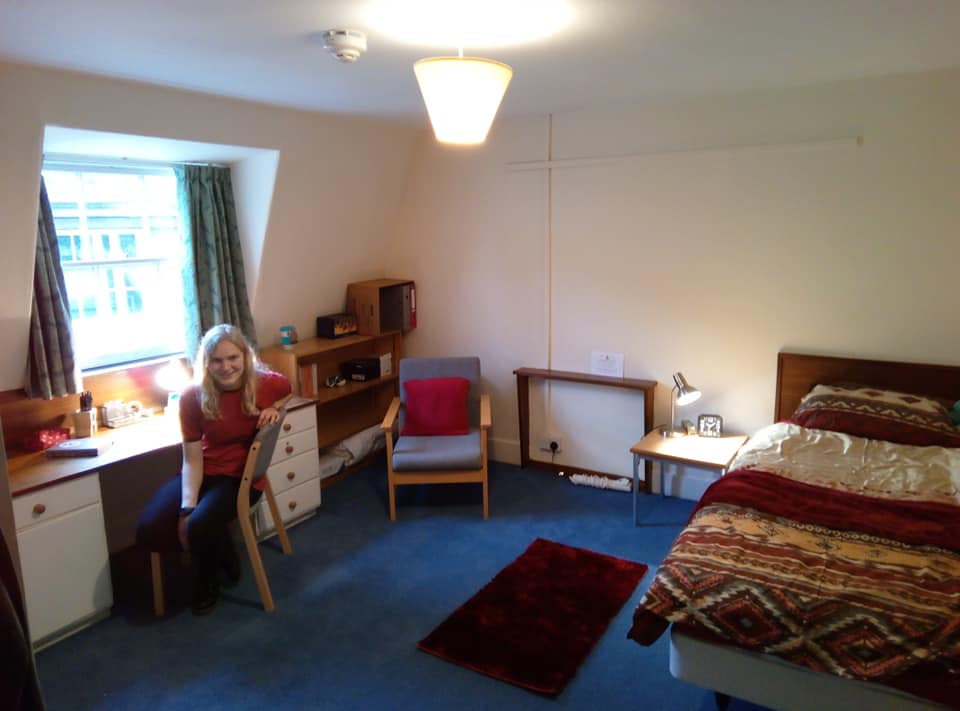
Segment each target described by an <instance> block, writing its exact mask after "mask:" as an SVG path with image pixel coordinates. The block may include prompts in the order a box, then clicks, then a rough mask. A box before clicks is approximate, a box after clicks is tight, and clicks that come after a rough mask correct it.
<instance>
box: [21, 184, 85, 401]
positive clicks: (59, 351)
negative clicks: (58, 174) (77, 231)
mask: <svg viewBox="0 0 960 711" xmlns="http://www.w3.org/2000/svg"><path fill="white" fill-rule="evenodd" d="M36 250H37V257H36V261H35V262H34V266H33V306H32V308H31V310H30V345H29V350H28V353H27V373H26V377H25V383H24V390H26V393H27V397H31V398H44V399H45V400H52V399H53V398H55V397H63V396H64V395H69V394H71V393H76V392H80V387H79V386H80V383H81V380H80V372H79V368H78V367H77V360H76V357H75V355H74V351H73V333H72V329H71V325H70V308H69V305H68V304H69V302H68V301H67V286H66V282H65V281H64V279H63V269H62V268H61V267H60V246H59V245H58V244H57V230H56V227H54V224H53V211H52V210H51V209H50V200H49V199H48V198H47V186H46V185H45V184H44V181H43V176H41V177H40V211H39V215H38V217H37V246H36Z"/></svg>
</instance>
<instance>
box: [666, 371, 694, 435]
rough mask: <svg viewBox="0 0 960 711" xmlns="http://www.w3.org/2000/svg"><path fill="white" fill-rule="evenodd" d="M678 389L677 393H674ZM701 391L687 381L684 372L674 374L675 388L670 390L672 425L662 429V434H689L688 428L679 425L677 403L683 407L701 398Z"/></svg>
mask: <svg viewBox="0 0 960 711" xmlns="http://www.w3.org/2000/svg"><path fill="white" fill-rule="evenodd" d="M674 391H676V395H674ZM700 395H701V393H700V391H699V390H697V389H696V388H695V387H693V386H692V385H691V384H690V383H688V382H687V379H686V378H684V377H683V373H680V372H677V373H674V374H673V388H672V389H671V390H670V426H669V427H663V428H661V429H660V434H662V435H663V436H664V437H683V436H684V435H685V434H687V432H686V430H684V429H682V428H680V427H677V405H680V406H681V407H683V406H684V405H689V404H690V403H691V402H694V401H695V400H699V399H700Z"/></svg>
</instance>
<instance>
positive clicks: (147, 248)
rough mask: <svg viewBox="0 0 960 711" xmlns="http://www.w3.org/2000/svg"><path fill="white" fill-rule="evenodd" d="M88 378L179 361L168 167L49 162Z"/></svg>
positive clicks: (174, 212) (179, 248)
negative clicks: (145, 363)
mask: <svg viewBox="0 0 960 711" xmlns="http://www.w3.org/2000/svg"><path fill="white" fill-rule="evenodd" d="M43 177H44V182H45V184H46V187H47V195H48V197H49V199H50V205H51V208H52V210H53V217H54V223H55V225H56V230H57V240H58V242H59V246H60V264H61V266H62V267H63V276H64V279H65V281H66V285H67V296H68V299H69V302H70V318H71V320H72V323H73V334H74V344H75V348H76V351H77V356H78V358H79V361H80V367H81V368H82V369H84V370H87V369H91V368H98V367H104V366H110V365H118V364H122V363H130V362H133V361H137V360H143V359H146V358H153V357H161V356H168V355H175V354H182V353H183V349H184V334H183V329H184V304H183V284H182V278H181V266H182V264H183V259H184V245H183V239H182V226H181V225H182V223H181V219H180V213H179V209H178V206H177V181H176V177H175V176H174V173H173V169H172V168H163V167H160V168H153V167H150V168H144V169H135V168H127V167H123V168H108V167H104V168H100V167H90V166H83V167H82V168H76V167H71V166H69V165H61V164H51V163H46V164H45V165H44V169H43Z"/></svg>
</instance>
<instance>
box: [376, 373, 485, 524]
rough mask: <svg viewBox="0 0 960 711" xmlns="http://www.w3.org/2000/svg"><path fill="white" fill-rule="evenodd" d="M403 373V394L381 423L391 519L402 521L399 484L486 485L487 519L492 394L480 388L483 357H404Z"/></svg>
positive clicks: (401, 380)
mask: <svg viewBox="0 0 960 711" xmlns="http://www.w3.org/2000/svg"><path fill="white" fill-rule="evenodd" d="M399 376H400V396H399V397H395V398H394V399H393V402H391V404H390V407H389V408H388V410H387V414H386V415H385V416H384V418H383V422H382V424H381V425H380V427H381V429H382V430H383V432H384V434H385V436H386V445H387V488H388V492H389V500H390V520H391V521H396V520H397V506H396V489H397V487H398V486H406V485H411V484H464V483H478V484H482V485H483V517H484V518H485V519H486V518H488V517H489V515H490V506H489V494H488V472H487V430H488V429H489V428H490V424H491V420H490V396H489V395H487V394H485V393H481V392H480V359H479V358H476V357H468V358H403V359H401V361H400V363H399ZM464 381H465V382H464ZM396 425H399V428H398V429H399V432H398V433H397V434H396V435H395V433H394V427H395V426H396Z"/></svg>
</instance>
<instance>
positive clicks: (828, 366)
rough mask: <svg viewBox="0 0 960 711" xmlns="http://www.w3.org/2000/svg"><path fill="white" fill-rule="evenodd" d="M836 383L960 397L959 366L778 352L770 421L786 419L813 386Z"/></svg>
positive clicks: (948, 398)
mask: <svg viewBox="0 0 960 711" xmlns="http://www.w3.org/2000/svg"><path fill="white" fill-rule="evenodd" d="M839 382H854V383H863V384H864V385H873V386H875V387H878V388H889V389H890V390H899V391H901V392H908V393H913V394H915V395H926V396H927V397H933V398H938V399H940V400H943V401H945V402H951V403H952V402H955V401H957V400H960V366H956V365H931V364H928V363H900V362H896V361H891V360H863V359H861V358H839V357H836V356H819V355H804V354H801V353H783V352H781V353H779V354H777V398H776V402H775V404H774V420H773V421H774V422H779V421H780V420H785V419H787V418H789V417H790V415H792V414H793V411H794V410H795V409H796V408H797V405H798V404H799V403H800V398H802V397H803V396H804V395H806V394H807V393H808V392H810V388H812V387H813V386H814V385H817V384H818V383H820V384H826V385H828V384H830V383H839Z"/></svg>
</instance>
